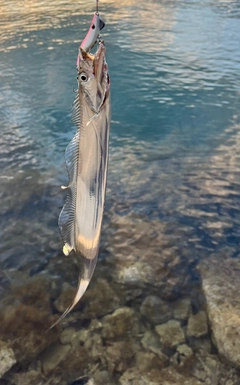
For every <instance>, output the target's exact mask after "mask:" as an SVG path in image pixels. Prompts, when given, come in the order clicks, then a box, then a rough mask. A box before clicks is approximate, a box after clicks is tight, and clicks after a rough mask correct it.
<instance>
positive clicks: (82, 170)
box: [52, 8, 110, 327]
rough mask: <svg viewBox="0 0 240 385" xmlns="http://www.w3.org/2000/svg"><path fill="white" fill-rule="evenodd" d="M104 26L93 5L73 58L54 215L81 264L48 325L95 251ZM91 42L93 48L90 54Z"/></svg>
mask: <svg viewBox="0 0 240 385" xmlns="http://www.w3.org/2000/svg"><path fill="white" fill-rule="evenodd" d="M103 27H104V22H103V21H102V20H101V18H100V16H99V13H98V8H97V11H96V13H95V14H94V16H93V19H92V22H91V25H90V28H89V31H88V33H87V35H86V37H85V39H84V40H83V41H82V43H81V45H80V47H79V54H78V58H77V71H78V90H77V91H76V98H75V100H74V103H73V109H72V120H73V122H74V124H75V125H76V128H77V132H76V134H75V136H74V137H73V139H72V140H71V142H70V143H69V145H68V146H67V149H66V154H65V158H66V165H67V170H68V176H69V185H68V186H67V187H63V188H66V189H67V199H66V203H65V205H64V207H63V209H62V211H61V213H60V216H59V228H60V232H61V235H62V238H63V241H64V246H63V252H64V254H65V255H66V256H67V255H69V253H70V252H71V251H74V252H75V253H76V255H77V257H78V259H79V261H80V263H81V265H82V266H81V275H80V277H79V283H78V289H77V293H76V295H75V298H74V299H73V302H72V304H71V305H70V306H69V307H68V308H67V309H66V310H65V312H64V313H63V314H62V316H61V317H60V318H59V320H58V321H57V322H56V323H55V324H53V325H52V327H53V326H54V325H56V324H57V323H58V322H59V321H60V320H61V319H62V318H64V317H65V316H66V315H67V314H68V313H69V312H70V311H71V310H72V309H73V308H74V306H75V305H76V304H77V303H78V301H79V300H80V298H81V297H82V296H83V294H84V293H85V291H86V289H87V287H88V284H89V282H90V280H91V277H92V275H93V272H94V269H95V266H96V262H97V257H98V251H99V242H100V234H101V225H102V219H103V211H104V201H105V190H106V181H107V165H108V142H109V129H110V82H109V75H108V66H107V63H106V60H105V55H106V51H105V45H104V41H102V40H101V38H100V35H99V34H100V30H101V29H102V28H103ZM95 44H97V51H96V53H95V54H92V53H90V50H91V48H92V47H93V46H94V45H95Z"/></svg>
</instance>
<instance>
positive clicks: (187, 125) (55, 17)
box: [0, 0, 240, 297]
mask: <svg viewBox="0 0 240 385" xmlns="http://www.w3.org/2000/svg"><path fill="white" fill-rule="evenodd" d="M92 3H93V2H84V1H83V0H80V1H78V2H77V3H76V2H65V1H51V2H47V1H45V0H43V1H41V2H32V1H4V0H1V1H0V17H1V28H0V52H1V61H0V78H1V81H0V121H1V137H0V165H1V167H0V179H1V192H0V194H1V208H0V215H1V222H0V233H1V245H0V247H1V254H0V262H1V265H2V268H3V269H6V270H8V269H11V268H20V269H21V270H22V271H27V272H29V271H30V274H31V275H33V274H36V273H39V272H42V271H43V269H44V268H46V270H45V271H48V272H50V273H52V274H53V276H54V271H53V270H52V268H51V259H52V260H54V261H55V257H56V255H58V254H59V256H58V259H59V260H58V263H59V264H61V263H62V264H63V265H64V263H65V260H64V258H63V257H62V256H61V254H60V250H61V247H62V244H61V239H60V236H59V232H58V228H57V219H58V215H59V212H60V209H61V207H62V204H63V200H64V199H63V193H62V192H61V191H60V189H59V186H60V185H61V184H65V183H66V181H67V172H66V171H65V166H64V151H65V148H66V146H67V144H68V142H69V141H70V139H71V138H72V136H73V134H74V131H75V128H74V127H73V125H72V123H71V116H70V114H71V104H72V101H73V99H74V94H73V92H72V90H73V88H74V87H76V70H75V62H76V56H77V50H78V46H79V43H80V41H81V40H82V38H83V37H84V36H85V33H86V31H87V29H88V26H89V22H90V19H91V15H92V12H93V10H94V4H92ZM100 9H101V14H102V15H103V17H104V18H105V21H106V27H105V30H104V31H103V35H104V39H105V42H106V46H107V55H108V56H107V61H108V64H109V68H110V75H111V84H112V125H111V143H110V165H109V176H108V189H107V197H106V213H105V219H104V226H103V233H102V242H101V245H102V246H101V254H100V255H101V259H102V260H105V263H106V264H109V266H110V267H111V269H112V270H111V269H110V270H109V269H108V275H109V277H115V275H117V272H116V269H117V267H116V266H118V263H119V264H120V265H121V264H124V262H122V260H127V261H128V262H127V263H129V264H131V263H132V259H131V258H133V259H134V256H135V260H136V259H137V258H138V256H139V255H141V253H142V254H144V253H145V254H144V255H142V258H143V261H144V260H145V258H146V256H147V258H146V260H147V261H149V263H150V265H151V260H150V259H151V253H152V254H153V255H154V256H155V257H154V258H158V257H157V255H158V254H159V255H161V258H160V257H159V258H160V259H161V261H162V260H164V261H166V260H167V261H169V260H170V261H174V259H175V258H177V257H180V258H181V260H182V262H184V269H183V268H182V264H179V265H178V264H177V267H176V271H175V273H174V274H175V275H176V276H178V275H179V276H180V275H181V274H182V272H183V271H184V272H186V271H187V272H188V271H189V270H191V269H192V267H193V266H195V265H197V264H198V262H199V261H200V260H201V259H203V258H206V257H208V256H209V255H211V254H218V253H219V255H226V256H228V257H238V255H239V245H238V243H239V242H238V240H239V235H240V216H239V211H240V210H239V207H240V192H239V191H240V189H239V187H240V149H239V148H240V147H239V144H240V134H239V128H240V115H239V104H240V40H239V19H240V6H239V3H238V2H237V1H210V0H209V1H208V0H196V1H179V0H178V1H153V0H150V1H148V2H146V1H143V0H140V1H136V0H123V1H121V2H116V1H113V0H109V1H108V0H102V1H100ZM144 226H145V227H144ZM148 254H149V255H148ZM115 262H116V264H115ZM49 263H50V265H48V264H49ZM103 263H104V262H103ZM178 269H179V270H178ZM182 269H183V270H182ZM50 273H49V274H50ZM63 275H64V274H63ZM190 276H191V278H190V282H191V283H190V284H191V285H194V282H195V279H196V277H195V273H193V272H191V274H190ZM116 279H117V278H116ZM188 284H189V280H187V284H186V285H188ZM159 285H160V283H159ZM159 285H158V286H159ZM184 285H185V284H184ZM186 285H185V286H186ZM153 286H154V285H153ZM160 287H161V285H160ZM187 288H188V286H187ZM161 290H163V291H164V287H161ZM160 294H161V293H160ZM176 295H177V294H176V293H175V297H176Z"/></svg>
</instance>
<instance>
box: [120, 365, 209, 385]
mask: <svg viewBox="0 0 240 385" xmlns="http://www.w3.org/2000/svg"><path fill="white" fill-rule="evenodd" d="M119 382H120V384H121V385H160V384H161V385H202V382H200V381H198V380H197V379H195V378H194V377H191V376H189V375H184V374H181V373H179V372H177V371H176V370H175V369H174V368H170V367H169V368H165V369H162V370H158V369H152V370H150V371H148V372H146V373H141V372H140V371H139V370H138V368H130V369H128V370H127V371H126V372H125V373H124V374H123V375H122V376H121V377H120V379H119Z"/></svg>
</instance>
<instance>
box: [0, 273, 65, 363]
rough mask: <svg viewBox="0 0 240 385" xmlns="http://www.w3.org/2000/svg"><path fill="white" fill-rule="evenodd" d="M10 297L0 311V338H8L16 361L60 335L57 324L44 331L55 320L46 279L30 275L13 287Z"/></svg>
mask: <svg viewBox="0 0 240 385" xmlns="http://www.w3.org/2000/svg"><path fill="white" fill-rule="evenodd" d="M6 301H8V300H7V299H6ZM9 301H11V302H12V305H8V306H6V307H5V308H4V309H1V311H0V325H1V326H0V338H1V339H2V340H4V341H8V342H9V346H11V347H12V348H13V350H14V353H15V356H16V359H17V360H18V361H20V362H23V361H28V360H30V361H31V360H32V359H34V358H35V357H36V356H37V355H38V354H39V353H41V352H42V351H43V350H45V349H46V348H47V347H48V346H50V345H51V344H52V343H53V342H55V341H56V340H57V339H58V337H59V327H56V328H54V329H52V330H49V331H48V332H47V333H46V331H47V330H48V328H49V327H50V326H51V325H52V323H53V322H54V321H55V320H56V318H55V316H52V315H51V307H50V296H49V280H45V279H44V278H43V277H41V278H31V279H30V280H29V281H27V283H26V284H25V285H19V286H17V287H13V288H12V292H11V294H9Z"/></svg>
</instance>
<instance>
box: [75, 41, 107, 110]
mask: <svg viewBox="0 0 240 385" xmlns="http://www.w3.org/2000/svg"><path fill="white" fill-rule="evenodd" d="M105 56H106V49H105V45H104V43H103V42H100V43H99V45H98V49H97V52H96V53H95V54H94V55H93V54H91V53H89V52H86V51H84V50H82V49H81V47H80V49H79V55H78V59H77V70H78V86H79V87H78V89H79V93H80V94H81V96H82V97H83V98H84V99H85V100H86V102H87V104H88V106H89V107H90V109H91V110H92V111H93V112H94V114H98V113H99V112H100V110H101V107H102V106H103V105H104V102H105V100H106V98H107V97H108V95H109V86H110V82H109V75H108V65H107V63H106V59H105Z"/></svg>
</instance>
